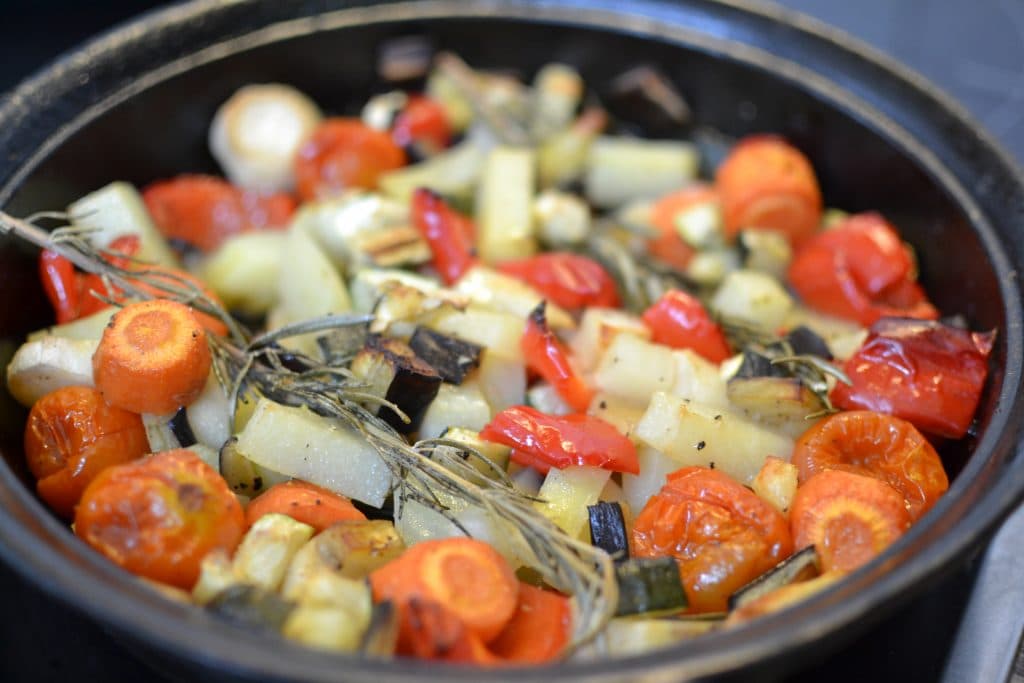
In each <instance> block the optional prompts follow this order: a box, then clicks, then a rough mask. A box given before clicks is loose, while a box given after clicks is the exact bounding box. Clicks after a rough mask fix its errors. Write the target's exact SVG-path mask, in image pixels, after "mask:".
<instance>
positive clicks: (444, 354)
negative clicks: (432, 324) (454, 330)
mask: <svg viewBox="0 0 1024 683" xmlns="http://www.w3.org/2000/svg"><path fill="white" fill-rule="evenodd" d="M409 346H410V347H411V348H412V350H413V351H415V352H416V355H417V356H419V357H420V358H421V359H423V360H424V361H426V363H427V364H428V365H430V366H431V367H433V368H434V370H436V371H437V373H438V374H439V375H441V379H443V380H444V381H445V382H448V383H450V384H462V380H464V379H465V378H466V374H467V373H468V372H469V371H470V370H472V369H473V368H476V367H479V366H480V358H481V356H482V355H483V352H484V349H483V347H482V346H479V345H477V344H474V343H472V342H468V341H464V340H462V339H456V338H455V337H449V336H448V335H446V334H441V333H440V332H435V331H434V330H431V329H430V328H428V327H417V328H416V331H415V332H413V335H412V338H411V339H410V340H409Z"/></svg>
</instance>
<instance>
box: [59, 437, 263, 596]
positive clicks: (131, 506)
mask: <svg viewBox="0 0 1024 683" xmlns="http://www.w3.org/2000/svg"><path fill="white" fill-rule="evenodd" d="M244 533H245V514H244V513H243V511H242V506H241V504H240V503H239V502H238V499H237V498H235V496H234V494H233V493H231V491H230V490H229V489H228V486H227V484H226V483H225V482H224V480H223V479H222V478H221V476H220V475H219V474H218V473H217V472H215V471H214V470H213V469H212V468H211V467H210V466H209V465H207V464H206V463H204V462H203V461H202V460H200V459H199V457H198V456H197V455H196V454H195V453H193V452H192V451H189V450H185V449H179V450H175V451H165V452H163V453H157V454H155V455H152V456H150V457H148V458H144V459H142V460H140V461H138V462H135V463H130V464H127V465H120V466H117V467H111V468H109V469H107V470H105V471H104V472H103V473H102V474H101V475H100V476H99V477H97V478H96V479H95V480H94V481H93V482H92V484H90V485H89V487H88V488H87V489H86V490H85V493H84V495H83V496H82V501H81V503H80V505H79V506H78V511H77V512H76V514H75V534H76V535H77V536H78V537H79V538H81V539H82V540H83V541H85V542H86V543H88V544H89V545H90V546H92V547H93V548H94V549H95V550H97V551H99V552H100V553H102V554H103V555H105V556H106V557H107V558H109V559H110V560H111V561H113V562H114V563H116V564H118V565H120V566H121V567H122V568H124V569H126V570H128V571H129V572H131V573H133V574H136V575H137V576H142V577H145V578H147V579H152V580H154V581H160V582H162V583H166V584H168V585H171V586H177V587H178V588H182V589H185V590H188V589H191V588H192V585H193V584H194V583H195V582H196V579H198V577H199V565H200V562H201V561H202V559H203V557H205V556H206V554H207V553H209V552H211V551H213V550H218V549H220V550H224V551H226V552H228V553H231V552H232V551H233V550H234V549H235V547H236V546H237V545H238V543H239V542H240V541H241V540H242V535H243V534H244Z"/></svg>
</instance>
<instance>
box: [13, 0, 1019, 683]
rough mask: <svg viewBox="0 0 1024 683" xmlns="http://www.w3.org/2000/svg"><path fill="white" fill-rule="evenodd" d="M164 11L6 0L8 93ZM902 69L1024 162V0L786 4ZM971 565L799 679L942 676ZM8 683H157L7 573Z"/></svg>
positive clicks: (125, 654) (100, 1) (115, 3)
mask: <svg viewBox="0 0 1024 683" xmlns="http://www.w3.org/2000/svg"><path fill="white" fill-rule="evenodd" d="M159 4H161V3H156V2H151V1H147V0H134V1H131V0H105V1H104V0H97V1H95V2H88V1H85V0H35V1H32V0H0V46H2V47H0V91H4V90H6V89H8V88H10V87H12V86H13V85H15V84H16V83H17V82H18V81H19V80H20V79H21V78H23V77H24V76H26V75H28V74H29V73H31V72H32V71H33V70H35V69H37V68H39V67H40V66H42V65H43V64H45V63H46V62H47V61H49V60H50V59H52V58H53V57H54V56H56V55H57V54H59V53H60V52H62V51H64V50H66V49H68V48H71V47H73V46H74V45H76V44H78V43H79V42H81V41H82V40H84V39H86V38H88V37H89V36H90V35H92V34H94V33H97V32H99V31H101V30H104V29H105V28H108V27H109V26H111V25H113V24H114V23H116V22H118V21H121V20H123V19H125V18H128V17H130V16H133V15H135V14H138V13H141V12H143V11H146V10H147V9H149V8H152V7H155V6H157V5H159ZM780 4H782V5H783V6H785V7H788V8H790V9H793V10H797V11H800V12H804V13H806V14H808V15H810V16H813V17H816V18H818V19H820V20H822V21H825V22H827V23H830V24H832V25H834V26H837V27H839V28H841V29H843V30H845V31H846V32H848V33H850V34H852V35H854V36H856V37H858V38H860V39H861V40H863V41H865V42H867V43H869V44H871V45H873V46H874V47H876V48H878V49H880V50H881V51H883V52H885V53H887V54H889V55H890V56H892V57H895V58H896V59H898V60H900V61H902V62H904V63H905V64H907V65H909V66H910V67H912V68H913V69H915V70H917V71H918V72H920V73H921V74H923V75H924V76H926V77H927V78H929V79H931V80H932V81H933V82H935V83H937V84H938V85H940V86H941V87H942V88H943V89H944V90H945V91H946V92H948V93H949V94H951V95H952V96H953V97H955V98H956V99H957V100H959V101H960V103H961V104H963V105H964V106H966V107H967V109H969V110H970V111H971V113H972V114H973V115H974V116H975V117H976V119H978V120H979V121H980V122H981V123H982V124H983V125H984V126H985V127H986V128H987V129H988V130H989V131H990V132H991V133H992V134H994V135H995V136H996V137H997V138H998V139H999V140H1000V141H1001V142H1002V144H1003V145H1004V146H1005V147H1006V148H1007V149H1008V150H1009V151H1010V152H1012V153H1013V154H1014V155H1015V156H1016V158H1017V159H1018V162H1019V163H1020V162H1021V161H1022V160H1024V0H979V1H977V2H972V1H970V0H784V1H783V2H781V3H780ZM976 564H977V562H976V561H975V562H972V563H971V564H970V565H969V566H968V567H967V568H965V569H964V570H963V571H961V572H959V573H957V574H955V575H954V576H952V577H950V578H948V579H946V580H945V581H944V582H943V583H941V584H939V585H937V586H935V587H934V588H933V590H932V591H931V592H929V593H928V594H927V595H925V596H924V597H923V598H921V599H918V600H916V601H914V602H913V603H911V604H910V605H909V606H907V607H904V608H903V609H901V610H900V611H899V612H898V613H897V614H896V615H895V616H894V617H892V618H890V619H887V620H886V621H885V622H883V623H882V624H880V625H879V626H877V627H875V628H874V629H872V630H871V632H870V633H869V634H868V635H866V636H862V637H859V638H857V639H855V640H853V641H852V643H851V644H850V645H848V646H847V647H846V648H845V649H843V650H842V651H840V652H839V653H837V654H834V655H832V656H830V657H829V658H827V659H825V660H823V661H821V662H813V661H809V662H808V665H809V666H810V667H811V668H810V669H808V670H807V671H805V672H804V673H803V674H801V675H799V676H798V677H797V678H796V679H794V680H798V681H808V682H809V681H817V680H828V681H830V683H834V682H836V681H863V680H904V681H929V680H936V679H937V678H938V676H939V674H940V672H941V670H942V665H943V662H944V660H945V656H946V653H947V652H948V650H949V648H950V643H951V641H952V638H953V633H954V630H955V628H956V624H957V621H958V620H959V617H960V614H961V613H962V610H963V607H964V604H965V601H966V599H967V596H968V593H969V590H970V588H971V583H972V581H973V570H974V568H975V566H976ZM0 605H3V608H2V612H0V615H2V616H0V681H4V682H11V683H14V682H21V681H41V682H54V683H56V682H58V681H70V680H72V679H74V680H76V681H135V680H152V679H153V678H155V675H154V673H153V672H152V670H150V669H149V668H147V667H146V666H145V665H144V664H143V663H141V662H139V661H138V660H136V659H135V658H134V654H133V653H131V652H129V651H127V650H125V649H124V648H122V647H121V646H120V645H118V643H116V642H115V641H113V640H112V639H111V638H109V637H108V636H107V635H106V634H105V633H104V632H103V631H102V630H101V629H100V628H98V627H97V626H96V625H95V624H93V623H92V622H90V621H88V620H87V619H84V618H82V617H80V616H79V615H76V614H73V613H69V612H68V611H67V610H66V609H65V608H63V607H62V606H59V605H55V604H54V603H52V602H50V601H49V600H47V599H46V598H45V597H44V596H43V595H42V594H40V593H39V592H38V591H37V590H36V589H35V588H33V587H31V586H30V585H28V584H26V583H24V582H23V581H21V580H20V579H19V578H17V577H16V576H15V575H13V574H12V573H10V571H9V570H7V569H6V568H4V567H2V566H0Z"/></svg>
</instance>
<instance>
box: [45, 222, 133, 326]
mask: <svg viewBox="0 0 1024 683" xmlns="http://www.w3.org/2000/svg"><path fill="white" fill-rule="evenodd" d="M138 251H139V238H138V236H136V235H122V236H121V237H118V238H117V239H115V240H114V241H113V242H111V243H110V245H109V246H108V247H107V250H106V256H107V260H108V261H110V262H111V263H113V264H115V265H118V266H120V267H122V268H123V267H126V264H127V263H128V261H127V260H126V259H124V258H119V257H118V256H117V254H123V255H124V256H134V255H135V254H136V253H138ZM39 276H40V279H41V280H42V283H43V291H44V292H45V293H46V297H47V298H48V299H49V300H50V304H51V305H52V306H53V310H54V313H56V315H57V323H58V324H63V323H68V322H71V321H72V320H77V319H79V318H82V317H85V316H87V315H91V314H93V313H96V312H97V311H100V310H102V309H104V308H106V307H107V306H109V305H110V304H108V303H107V302H105V301H103V300H102V299H99V298H97V297H95V296H93V295H92V294H91V293H90V292H93V291H95V292H98V293H100V294H104V295H106V296H110V297H111V298H118V295H119V294H120V293H119V292H111V291H110V290H108V288H107V286H106V283H104V282H103V279H102V278H101V277H100V276H99V275H95V274H93V273H79V272H77V271H76V270H75V267H74V265H73V264H72V263H71V261H69V260H68V259H66V258H64V257H63V256H61V255H60V254H58V253H57V252H55V251H51V250H50V249H44V250H43V251H42V253H40V254H39Z"/></svg>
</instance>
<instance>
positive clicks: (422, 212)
mask: <svg viewBox="0 0 1024 683" xmlns="http://www.w3.org/2000/svg"><path fill="white" fill-rule="evenodd" d="M412 222H413V225H415V226H416V229H417V230H419V232H420V234H421V235H423V239H425V240H427V244H428V245H430V251H431V253H432V254H433V255H434V268H436V269H437V272H438V273H440V274H441V278H442V279H443V280H444V281H445V284H449V285H450V284H452V283H454V282H457V281H458V280H459V278H461V277H462V276H463V275H464V274H465V273H466V271H467V270H469V269H470V268H472V267H473V266H474V265H476V263H477V259H476V256H475V255H474V252H473V233H474V232H475V230H474V229H473V222H472V221H471V220H470V219H469V218H467V217H466V216H463V215H462V214H460V213H459V212H458V211H456V210H455V209H453V208H451V207H450V206H448V205H447V204H446V203H445V202H444V200H443V199H441V197H440V196H439V195H437V194H435V193H434V192H431V191H430V190H428V189H426V188H420V189H418V190H416V191H415V192H414V193H413V195H412Z"/></svg>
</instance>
